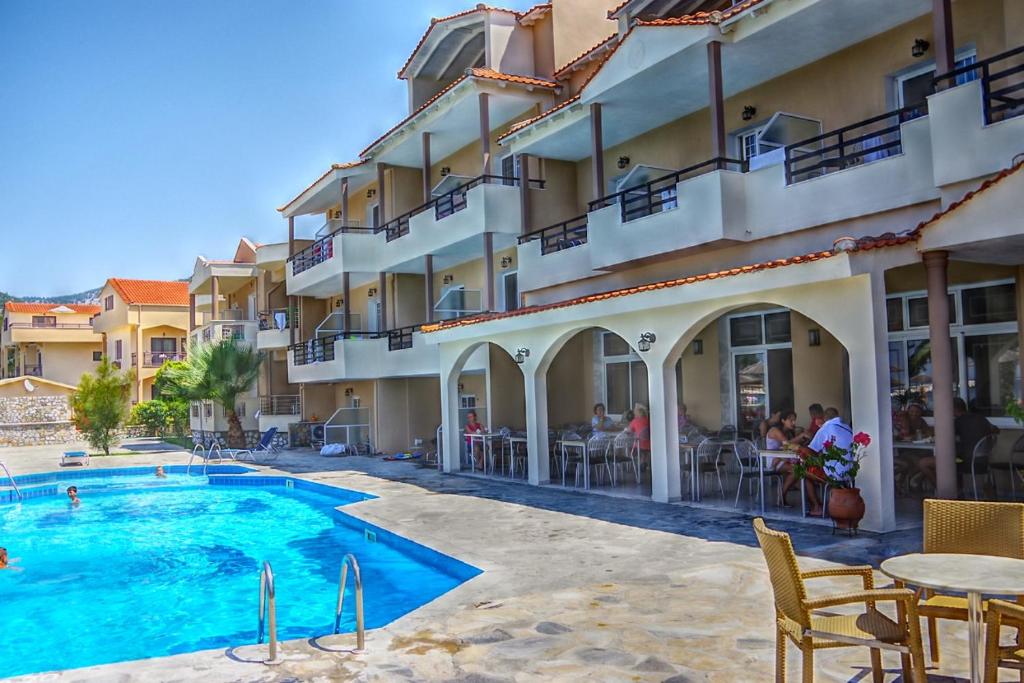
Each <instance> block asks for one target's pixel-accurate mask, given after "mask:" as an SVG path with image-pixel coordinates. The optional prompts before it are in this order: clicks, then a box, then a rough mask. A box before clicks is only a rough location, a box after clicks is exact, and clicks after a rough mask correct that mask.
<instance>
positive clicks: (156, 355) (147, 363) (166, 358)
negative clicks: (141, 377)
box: [132, 351, 188, 368]
mask: <svg viewBox="0 0 1024 683" xmlns="http://www.w3.org/2000/svg"><path fill="white" fill-rule="evenodd" d="M187 356H188V354H187V353H185V352H184V351H144V352H143V353H142V367H144V368H159V367H161V366H162V365H163V364H164V363H169V362H171V361H176V360H185V358H186V357H187ZM138 359H139V355H138V354H137V353H133V354H132V367H135V366H136V365H137V363H138Z"/></svg>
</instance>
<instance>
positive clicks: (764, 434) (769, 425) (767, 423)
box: [757, 410, 792, 444]
mask: <svg viewBox="0 0 1024 683" xmlns="http://www.w3.org/2000/svg"><path fill="white" fill-rule="evenodd" d="M781 427H782V411H781V410H776V411H775V412H774V413H772V414H771V415H769V416H768V417H766V418H765V419H763V420H761V421H760V422H759V423H758V424H757V432H758V434H759V435H760V437H761V440H760V443H761V444H767V443H768V432H770V431H771V430H772V429H775V428H781ZM791 436H792V435H791Z"/></svg>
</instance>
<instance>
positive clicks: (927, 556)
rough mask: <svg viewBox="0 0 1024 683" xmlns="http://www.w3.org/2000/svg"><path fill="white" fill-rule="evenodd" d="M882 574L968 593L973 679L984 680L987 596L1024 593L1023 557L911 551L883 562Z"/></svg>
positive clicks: (943, 590) (976, 682)
mask: <svg viewBox="0 0 1024 683" xmlns="http://www.w3.org/2000/svg"><path fill="white" fill-rule="evenodd" d="M880 569H881V571H882V573H883V574H885V575H886V576H889V577H890V578H893V579H896V580H897V581H902V582H903V583H906V584H910V585H912V586H917V587H919V588H929V589H932V590H935V591H938V592H941V593H949V592H954V593H966V594H967V636H968V644H969V649H970V663H971V678H970V681H971V683H982V673H983V668H984V658H985V623H984V613H983V611H982V600H983V598H984V597H985V596H1019V595H1024V560H1018V559H1015V558H1011V557H995V556H992V555H967V554H959V553H910V554H908V555H899V556H897V557H891V558H889V559H888V560H885V561H884V562H882V564H881V566H880Z"/></svg>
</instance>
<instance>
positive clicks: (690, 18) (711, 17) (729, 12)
mask: <svg viewBox="0 0 1024 683" xmlns="http://www.w3.org/2000/svg"><path fill="white" fill-rule="evenodd" d="M762 2H765V0H745V1H744V2H740V3H737V4H735V5H733V6H732V7H729V8H728V9H724V10H714V11H712V12H695V13H694V14H687V15H684V16H681V17H667V18H665V19H647V20H643V19H637V20H636V23H637V25H638V26H701V25H704V24H720V23H722V22H723V21H725V20H726V19H731V18H732V17H734V16H736V15H737V14H740V13H741V12H745V11H746V10H748V9H750V8H751V7H753V6H754V5H760V4H761V3H762Z"/></svg>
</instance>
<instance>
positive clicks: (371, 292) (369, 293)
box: [366, 287, 377, 296]
mask: <svg viewBox="0 0 1024 683" xmlns="http://www.w3.org/2000/svg"><path fill="white" fill-rule="evenodd" d="M366 296H377V288H376V287H370V288H369V289H368V290H366Z"/></svg>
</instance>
